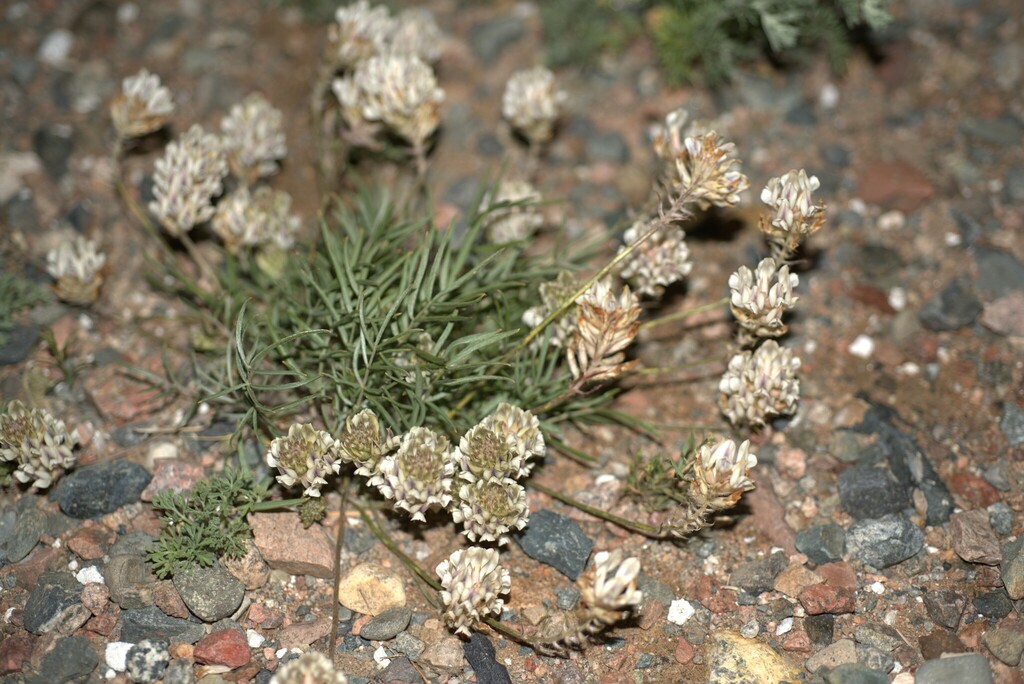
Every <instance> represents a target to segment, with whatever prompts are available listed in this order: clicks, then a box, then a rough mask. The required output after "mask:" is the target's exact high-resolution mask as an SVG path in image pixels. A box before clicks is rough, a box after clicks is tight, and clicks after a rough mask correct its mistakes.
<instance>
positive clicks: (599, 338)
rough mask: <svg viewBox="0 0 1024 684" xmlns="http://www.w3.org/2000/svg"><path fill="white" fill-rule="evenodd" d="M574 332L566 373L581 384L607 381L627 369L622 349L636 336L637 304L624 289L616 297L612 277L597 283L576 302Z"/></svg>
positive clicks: (637, 327) (628, 364) (638, 312)
mask: <svg viewBox="0 0 1024 684" xmlns="http://www.w3.org/2000/svg"><path fill="white" fill-rule="evenodd" d="M576 310H577V316H576V332H575V334H574V335H573V338H572V341H571V342H570V343H569V348H568V361H569V370H570V371H571V372H572V377H573V378H575V379H576V380H579V381H581V382H595V381H607V380H612V379H614V378H617V377H618V376H619V375H621V374H622V373H623V372H624V371H626V370H628V369H629V368H630V367H631V366H632V365H633V362H626V361H625V357H626V355H625V353H624V350H625V349H626V347H628V346H629V345H630V344H631V343H632V342H633V338H635V337H636V333H637V330H638V329H639V328H640V323H639V322H638V320H637V319H639V318H640V301H639V300H638V299H637V297H636V295H635V294H633V293H632V292H630V291H629V286H623V288H622V292H621V293H620V294H619V296H618V297H616V296H615V294H614V292H613V291H612V281H611V278H604V279H603V280H598V281H597V282H595V283H594V284H593V286H591V288H590V289H589V290H587V291H586V293H584V294H583V296H581V297H580V298H579V299H577V300H576Z"/></svg>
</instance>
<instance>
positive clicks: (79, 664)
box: [26, 636, 100, 684]
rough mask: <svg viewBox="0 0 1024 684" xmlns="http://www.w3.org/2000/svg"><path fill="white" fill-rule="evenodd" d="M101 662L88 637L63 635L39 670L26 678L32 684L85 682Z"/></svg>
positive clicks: (45, 657) (44, 658)
mask: <svg viewBox="0 0 1024 684" xmlns="http://www.w3.org/2000/svg"><path fill="white" fill-rule="evenodd" d="M99 662H100V659H99V656H98V655H97V654H96V649H94V648H93V647H92V643H90V642H89V640H88V639H86V638H85V637H83V636H70V637H63V638H62V639H58V640H57V643H55V644H54V645H53V648H52V649H51V650H50V651H48V652H47V653H46V655H44V656H43V659H42V661H41V662H40V663H39V671H38V672H37V673H35V674H34V675H30V676H28V677H27V678H26V679H27V681H29V682H31V683H32V684H54V683H55V682H61V683H62V684H70V683H71V682H84V681H86V680H87V679H89V675H91V674H92V671H93V670H95V669H96V666H97V665H98V664H99Z"/></svg>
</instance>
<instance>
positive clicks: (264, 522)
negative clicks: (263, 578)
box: [249, 513, 334, 579]
mask: <svg viewBox="0 0 1024 684" xmlns="http://www.w3.org/2000/svg"><path fill="white" fill-rule="evenodd" d="M249 524H250V525H252V534H253V541H254V542H255V543H256V548H257V549H259V551H260V553H261V554H262V555H263V560H265V561H267V565H269V566H270V567H271V568H273V569H274V570H282V571H284V572H287V573H288V574H290V575H312V576H313V577H320V578H322V579H330V578H331V577H333V576H334V544H333V542H332V541H331V539H330V538H329V537H328V536H327V533H326V532H324V530H323V528H322V527H321V526H320V525H318V524H313V525H312V526H311V527H310V528H309V529H308V530H307V529H305V528H304V527H303V526H302V521H301V520H299V516H297V515H295V514H294V513H256V514H253V515H250V516H249Z"/></svg>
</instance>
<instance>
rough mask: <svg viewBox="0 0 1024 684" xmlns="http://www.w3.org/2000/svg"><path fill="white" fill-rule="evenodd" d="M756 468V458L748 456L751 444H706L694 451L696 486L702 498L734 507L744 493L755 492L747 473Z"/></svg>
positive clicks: (728, 442)
mask: <svg viewBox="0 0 1024 684" xmlns="http://www.w3.org/2000/svg"><path fill="white" fill-rule="evenodd" d="M756 465H757V456H755V455H754V454H752V453H750V440H745V441H743V442H742V443H740V444H739V445H737V444H736V442H734V441H733V440H731V439H722V440H719V441H717V442H712V441H708V442H705V443H704V444H702V445H701V446H700V448H699V449H698V450H697V457H696V462H695V466H694V470H695V473H696V475H697V478H696V482H697V484H698V486H699V487H700V490H701V492H702V493H703V494H705V495H708V494H710V495H711V496H712V497H714V498H717V499H723V500H728V501H729V502H731V503H732V504H734V503H735V502H736V501H738V500H739V497H740V496H741V495H742V494H743V492H746V491H750V490H751V489H753V488H754V482H753V481H752V480H751V479H750V477H749V472H750V469H751V468H753V467H754V466H756Z"/></svg>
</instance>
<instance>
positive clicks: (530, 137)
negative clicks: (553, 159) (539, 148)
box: [501, 66, 567, 145]
mask: <svg viewBox="0 0 1024 684" xmlns="http://www.w3.org/2000/svg"><path fill="white" fill-rule="evenodd" d="M566 99H567V96H566V94H565V92H563V91H561V90H559V89H558V87H557V85H556V84H555V75H554V74H553V73H552V72H551V70H550V69H547V68H545V67H543V66H537V67H534V68H532V69H525V70H522V71H517V72H515V73H514V74H512V76H511V77H510V78H509V79H508V83H506V85H505V93H504V95H503V96H502V99H501V113H502V115H503V116H504V117H505V119H506V120H507V121H508V122H509V123H510V124H512V127H513V128H514V129H515V130H516V131H518V132H519V133H520V134H521V135H522V136H523V137H524V138H526V139H527V141H529V143H530V144H531V145H543V144H545V143H547V142H548V141H550V140H551V137H552V135H553V134H554V130H555V124H556V123H557V121H558V117H559V115H560V110H561V108H562V104H563V103H564V102H565V100H566Z"/></svg>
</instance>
